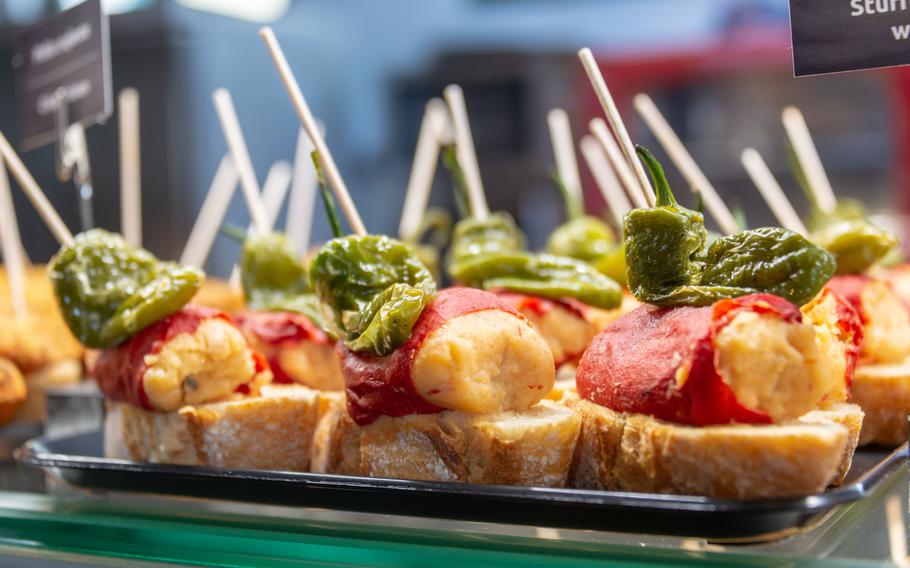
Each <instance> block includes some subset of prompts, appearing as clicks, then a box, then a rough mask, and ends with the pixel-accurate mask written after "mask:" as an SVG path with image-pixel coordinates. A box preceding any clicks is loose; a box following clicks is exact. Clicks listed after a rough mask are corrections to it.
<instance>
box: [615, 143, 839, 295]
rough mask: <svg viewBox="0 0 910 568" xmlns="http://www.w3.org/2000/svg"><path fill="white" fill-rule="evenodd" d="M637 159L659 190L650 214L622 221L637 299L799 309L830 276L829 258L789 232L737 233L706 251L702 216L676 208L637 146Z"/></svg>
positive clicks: (659, 173)
mask: <svg viewBox="0 0 910 568" xmlns="http://www.w3.org/2000/svg"><path fill="white" fill-rule="evenodd" d="M638 154H639V156H640V157H641V158H642V160H643V161H644V162H645V164H646V165H647V166H648V169H649V170H650V173H651V178H652V180H653V182H654V186H655V187H656V189H657V203H656V206H655V207H654V208H651V209H635V210H633V211H630V212H629V213H627V214H626V217H625V220H624V231H625V252H626V263H627V274H628V279H629V289H630V291H631V292H632V294H633V295H634V296H635V297H636V298H637V299H638V300H640V301H642V302H647V303H650V304H655V305H658V306H661V307H670V306H680V305H690V306H703V305H710V304H712V303H714V302H715V301H717V300H720V299H722V298H733V297H737V296H742V295H745V294H753V293H770V294H777V295H779V296H781V297H783V298H786V299H788V300H790V301H791V302H793V303H795V304H802V303H804V302H806V301H808V300H809V299H811V298H812V297H813V296H814V295H815V294H816V293H817V292H818V291H819V290H820V289H821V287H822V286H823V285H824V284H825V282H827V281H828V280H829V279H830V278H831V276H832V275H833V273H834V268H835V263H834V258H833V257H832V256H831V255H830V254H829V253H827V252H826V251H824V250H823V249H821V248H819V247H817V246H815V245H814V244H812V243H811V242H809V241H808V240H807V239H806V238H804V237H802V236H801V235H797V234H796V233H793V232H791V231H787V230H786V229H779V228H764V229H754V230H748V231H742V232H740V233H736V234H734V235H730V236H727V237H722V238H720V239H717V240H716V241H714V242H713V243H711V245H710V246H708V245H707V232H706V230H705V224H704V218H703V217H702V215H701V214H700V213H697V212H695V211H691V210H689V209H686V208H684V207H681V206H680V205H679V204H678V203H677V202H676V199H675V198H674V197H673V193H672V192H671V191H670V186H669V184H668V183H667V178H666V176H665V175H664V172H663V169H662V168H661V166H660V164H659V163H658V162H657V160H656V159H655V158H654V157H653V156H652V155H651V153H650V152H648V151H647V150H646V149H644V148H641V147H639V148H638Z"/></svg>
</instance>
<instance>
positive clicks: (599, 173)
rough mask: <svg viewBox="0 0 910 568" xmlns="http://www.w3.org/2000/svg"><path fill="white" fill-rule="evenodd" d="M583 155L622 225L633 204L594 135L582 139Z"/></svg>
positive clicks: (611, 212)
mask: <svg viewBox="0 0 910 568" xmlns="http://www.w3.org/2000/svg"><path fill="white" fill-rule="evenodd" d="M581 155H582V156H584V158H585V162H586V163H587V164H588V169H590V170H591V174H592V175H593V176H594V181H595V182H596V183H597V187H598V189H600V193H601V195H603V198H604V201H606V203H607V207H609V208H610V214H612V215H613V220H614V221H616V226H617V227H622V223H623V217H625V215H626V213H628V212H629V211H630V210H631V209H632V204H631V203H629V199H628V198H627V197H626V194H625V192H624V191H623V188H622V184H621V183H620V181H619V178H618V177H616V173H615V172H614V171H613V168H612V167H611V166H610V162H608V161H607V157H606V155H605V154H604V151H603V148H601V147H600V143H599V142H598V141H597V140H596V139H595V138H594V137H593V136H590V135H587V136H585V137H583V138H582V139H581Z"/></svg>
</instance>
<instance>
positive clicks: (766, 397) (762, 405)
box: [714, 312, 844, 422]
mask: <svg viewBox="0 0 910 568" xmlns="http://www.w3.org/2000/svg"><path fill="white" fill-rule="evenodd" d="M714 348H715V353H716V357H717V359H716V361H717V370H718V373H719V374H720V376H721V379H722V380H723V381H724V383H726V384H727V385H728V386H729V387H730V389H731V390H732V391H733V393H734V395H735V396H736V400H737V401H738V402H739V403H740V404H741V405H742V406H744V407H746V408H749V409H751V410H754V411H757V412H763V413H765V414H767V415H768V416H769V417H771V419H772V420H773V421H774V422H783V421H786V420H791V419H795V418H798V417H799V416H802V415H803V414H805V413H806V412H808V411H810V410H812V409H814V408H815V407H816V406H817V405H818V404H819V402H820V401H821V400H822V398H823V397H824V396H825V394H826V393H828V392H830V391H831V390H832V389H833V388H834V383H835V382H841V383H843V381H844V375H843V372H842V371H841V373H837V371H836V369H833V368H832V363H831V359H830V357H829V356H828V354H827V353H825V352H824V351H823V350H822V349H821V348H820V347H819V346H818V344H817V343H816V340H815V330H814V329H813V328H812V326H809V325H804V324H793V323H787V322H784V321H781V320H780V319H777V318H773V317H767V316H762V315H760V314H757V313H755V312H741V313H740V314H738V315H736V316H735V317H734V318H733V321H731V322H730V323H729V324H728V325H727V326H726V327H724V328H723V329H722V330H721V331H720V333H719V334H718V335H717V337H716V338H715V343H714Z"/></svg>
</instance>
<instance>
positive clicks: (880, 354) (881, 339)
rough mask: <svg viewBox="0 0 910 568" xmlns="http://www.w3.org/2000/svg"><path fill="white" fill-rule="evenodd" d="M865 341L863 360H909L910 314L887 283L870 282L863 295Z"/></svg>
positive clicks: (890, 361)
mask: <svg viewBox="0 0 910 568" xmlns="http://www.w3.org/2000/svg"><path fill="white" fill-rule="evenodd" d="M860 302H861V304H862V308H863V309H862V311H863V320H864V322H865V325H864V330H865V337H864V338H863V350H862V358H863V359H867V360H869V361H873V362H876V363H901V362H903V361H904V360H905V359H907V357H908V356H910V312H908V310H907V308H906V306H904V304H903V302H901V300H900V298H899V297H898V296H897V294H895V293H894V291H893V290H892V289H891V288H890V287H889V286H888V285H887V284H885V283H884V282H877V281H874V280H873V281H870V282H869V283H868V284H867V285H866V286H864V287H863V290H862V292H860Z"/></svg>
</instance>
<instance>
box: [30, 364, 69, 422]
mask: <svg viewBox="0 0 910 568" xmlns="http://www.w3.org/2000/svg"><path fill="white" fill-rule="evenodd" d="M82 377H83V373H82V361H81V360H80V359H62V360H60V361H56V362H54V363H49V364H48V365H45V366H44V367H42V368H41V369H38V370H37V371H33V372H31V373H28V374H27V375H25V384H26V386H27V387H28V397H26V399H25V403H24V404H23V405H22V407H21V408H19V411H18V412H16V416H15V417H14V418H13V420H15V421H16V422H43V421H44V419H45V418H46V417H47V392H48V391H49V390H51V389H56V388H61V387H68V386H71V385H75V384H77V383H79V382H80V381H81V380H82Z"/></svg>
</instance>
